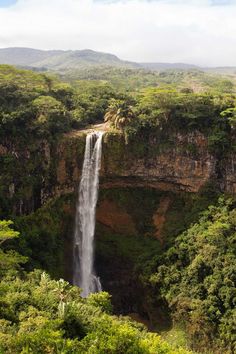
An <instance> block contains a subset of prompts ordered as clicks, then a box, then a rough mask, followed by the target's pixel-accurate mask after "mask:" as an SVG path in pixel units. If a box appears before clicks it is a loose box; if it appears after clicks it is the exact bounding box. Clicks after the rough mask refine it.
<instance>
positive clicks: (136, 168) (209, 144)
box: [0, 67, 236, 354]
mask: <svg viewBox="0 0 236 354" xmlns="http://www.w3.org/2000/svg"><path fill="white" fill-rule="evenodd" d="M1 70H3V71H4V70H5V71H4V72H6V74H4V75H6V78H7V79H6V83H5V84H1V82H0V90H1V94H2V96H0V100H2V101H1V104H2V105H1V112H0V115H1V118H2V120H1V130H0V135H1V143H0V163H1V169H0V214H1V218H2V219H3V221H0V239H1V237H2V236H1V235H2V234H3V232H2V229H1V228H2V227H5V228H7V227H8V226H7V225H11V223H10V224H9V222H8V220H9V219H11V220H13V221H14V229H15V230H17V231H18V232H20V236H19V234H18V233H17V232H16V233H14V232H13V230H11V232H10V233H9V230H7V231H6V232H7V233H6V235H8V233H9V235H10V237H12V236H14V239H13V240H12V239H11V238H10V239H9V240H8V239H6V240H5V239H4V241H3V242H2V241H1V240H0V246H1V247H0V261H1V262H3V263H2V264H4V267H5V268H4V267H1V268H0V272H3V273H4V272H6V274H5V273H4V275H3V277H2V282H0V290H1V294H3V297H2V298H1V303H0V311H1V315H2V317H3V322H0V324H1V326H2V327H0V339H1V340H2V343H3V344H1V343H0V351H1V345H2V346H3V345H4V346H5V347H7V346H10V345H11V350H12V352H17V350H18V349H17V350H15V345H16V344H15V341H18V342H17V343H18V344H17V345H18V347H19V348H21V349H20V350H23V349H24V348H25V346H27V345H28V344H27V343H26V344H25V338H27V341H28V343H30V344H29V345H30V349H31V350H33V352H35V347H34V346H37V343H40V345H41V343H45V344H44V345H45V346H44V348H47V345H50V348H54V347H53V346H54V343H55V340H54V339H53V338H58V337H57V336H59V337H60V339H59V341H60V343H61V344H60V345H61V347H60V348H63V345H64V344H65V343H67V344H66V345H67V346H68V350H67V353H71V352H73V351H72V349H71V343H73V345H74V346H75V347H74V348H75V349H73V350H74V352H75V353H76V350H77V352H78V350H81V353H87V352H88V350H87V348H90V347H89V346H93V345H95V344H94V343H96V346H97V348H99V349H97V351H96V353H99V354H100V353H103V352H106V350H107V348H108V347H109V348H110V347H112V348H113V349H112V350H113V351H114V350H117V351H118V352H122V353H123V352H124V353H126V352H127V350H128V349H129V345H131V344H129V343H130V341H129V340H127V338H132V340H131V343H132V350H133V351H130V353H132V354H133V353H135V354H136V352H137V348H138V350H139V349H140V348H145V349H143V351H141V353H142V354H143V353H145V354H146V353H148V354H149V353H151V354H153V353H155V354H156V352H157V353H158V351H157V350H156V348H157V345H159V344H155V349H150V348H153V346H152V344H150V342H152V338H153V343H156V342H155V341H156V340H157V341H158V340H159V339H156V338H159V337H158V336H157V337H156V335H154V334H153V333H149V334H148V335H147V336H148V337H146V334H144V333H146V332H145V331H146V330H145V329H143V327H142V325H141V324H140V323H136V322H132V320H131V318H133V319H136V320H137V319H138V320H139V321H141V322H143V323H145V324H146V325H148V328H149V329H150V330H152V331H153V332H158V333H159V334H160V335H161V336H162V338H164V339H165V338H166V339H167V340H168V341H169V342H171V341H172V340H173V338H175V337H176V336H177V338H178V339H177V344H173V345H174V347H173V348H174V349H173V350H172V352H170V351H169V349H166V351H165V353H174V354H176V353H178V352H179V351H178V350H179V349H178V348H179V346H180V347H183V348H184V349H183V350H184V353H185V348H186V350H189V349H193V350H194V351H197V352H200V353H205V352H206V353H207V351H208V352H210V351H211V350H214V353H217V354H218V353H222V352H226V353H227V354H228V353H230V354H231V352H232V353H233V350H234V347H233V346H234V337H233V336H234V325H233V323H234V304H235V286H234V284H235V278H234V274H235V269H234V267H235V262H234V260H235V248H234V244H235V224H236V218H235V192H236V176H235V168H236V167H235V166H236V154H235V126H234V123H233V114H234V108H233V107H234V106H233V105H234V102H235V101H234V98H233V96H230V95H227V94H226V95H225V96H222V95H219V96H215V95H209V94H205V93H204V94H195V93H192V92H191V91H189V90H187V91H186V92H185V91H184V92H182V91H181V90H180V91H172V90H162V89H160V88H150V89H147V90H141V91H139V92H136V93H134V92H132V93H130V95H127V94H124V93H122V94H121V93H114V91H112V90H111V89H110V88H108V87H107V86H106V85H105V86H104V85H103V84H102V85H101V86H97V85H98V84H97V83H91V82H89V83H86V85H88V87H89V88H88V89H87V90H88V93H86V88H85V86H84V85H85V83H83V84H82V86H81V89H82V91H79V90H77V89H75V88H73V89H72V88H71V87H70V86H69V87H68V86H67V84H65V83H58V82H56V83H54V82H53V81H50V80H49V78H47V77H46V78H45V75H41V74H36V73H31V72H26V73H25V72H24V71H23V72H21V71H20V72H18V71H17V69H14V70H13V69H11V68H9V67H4V68H2V69H1V68H0V72H1ZM4 75H3V77H4ZM11 75H12V77H13V79H14V82H13V83H9V80H10V79H9V77H11ZM24 75H26V79H25V76H24ZM27 75H28V76H27ZM16 80H20V81H19V87H18V89H16V84H15V81H16ZM24 80H25V81H24ZM30 80H31V81H30ZM34 80H35V81H34ZM22 82H23V83H22ZM26 83H27V85H26ZM29 83H30V84H31V86H30V88H29V86H28V85H29ZM86 95H87V96H86ZM1 97H2V98H1ZM114 97H115V98H114ZM3 98H4V99H3ZM9 102H10V103H11V104H10V103H9ZM104 114H105V116H106V122H105V123H104V121H103V117H104ZM103 132H104V133H103ZM98 177H99V179H98ZM98 188H99V196H98ZM95 209H96V213H95ZM95 214H96V217H95ZM4 219H5V221H4ZM2 223H3V224H2ZM2 225H3V226H2ZM4 237H6V236H4ZM5 241H6V242H5ZM88 241H89V242H88ZM93 241H94V244H95V249H94V248H93ZM17 252H18V253H17ZM5 254H6V255H7V260H8V263H6V264H5V263H4V259H5V258H4V255H5ZM1 257H2V258H1ZM1 259H3V261H2V260H1ZM14 262H16V265H15V263H14ZM83 265H86V267H84V266H83ZM5 269H6V271H5ZM8 269H9V272H8ZM0 276H1V274H0ZM49 276H51V278H52V279H51V280H49ZM100 282H101V284H102V290H103V291H101V292H99V293H96V290H100ZM32 284H33V285H32ZM70 284H74V285H77V286H71V285H70ZM80 288H82V289H83V290H80ZM25 289H27V290H25ZM4 294H5V295H4ZM81 295H82V297H81ZM110 297H111V299H110ZM22 299H23V300H22ZM42 299H43V300H42ZM5 308H7V311H6V310H5ZM110 314H113V315H112V316H110ZM116 315H118V316H116ZM107 316H108V317H107ZM109 316H110V317H109ZM127 316H130V317H127ZM117 321H118V322H117ZM31 323H33V327H32V326H31ZM30 326H31V327H30ZM40 326H41V327H40ZM130 326H131V327H130ZM140 326H141V327H140ZM29 327H30V328H33V329H32V332H29V331H28V329H27V328H29ZM15 328H17V331H16V332H14V331H15ZM45 328H46V329H45ZM51 328H54V329H55V332H53V333H52V334H51V332H50V331H51ZM44 329H45V331H44ZM94 330H95V333H96V334H94ZM8 331H10V332H9V333H10V334H9V336H8ZM39 331H41V332H39ZM58 331H59V332H58ZM12 333H13V334H12ZM14 333H16V335H15V334H14ZM22 333H23V334H22ZM38 333H39V334H38ZM48 333H50V334H49V335H48ZM55 333H56V334H55ZM58 333H59V334H58ZM122 333H125V335H123V334H122ZM31 335H32V339H31ZM47 335H48V336H49V337H47ZM106 335H107V336H106ZM152 335H153V337H152ZM6 336H7V337H6ZM35 336H38V337H37V340H36V337H35ZM94 336H95V337H94ZM104 336H105V337H104ZM2 338H3V339H2ZM6 338H7V340H6ZM15 338H16V339H15ZM39 338H40V339H39ZM94 338H95V339H94ZM97 338H99V340H97ZM137 338H138V339H137ZM147 338H149V339H147ZM229 338H230V339H229ZM1 340H0V342H1ZM113 340H114V341H115V344H114V342H113ZM136 340H138V341H139V342H138V344H137V342H136ZM42 341H44V342H42ZM4 343H7V344H6V345H5V344H4ZM9 343H10V344H9ZM22 343H23V344H22ZM35 343H36V344H35ZM48 343H49V344H48ZM50 343H53V344H50ZM88 343H89V344H88ZM120 343H122V344H120ZM145 343H146V344H145ZM147 343H148V344H147ZM160 343H161V344H160V345H161V346H162V342H160ZM171 343H172V342H171ZM120 345H122V350H120V349H119V348H120ZM81 346H83V347H81ZM5 347H3V348H4V349H5ZM18 347H17V348H18ZM12 348H13V349H12ZM22 348H23V349H22ZM78 348H80V349H78ZM81 348H82V349H81ZM104 348H105V349H104ZM114 348H116V349H114ZM117 348H118V349H117ZM127 348H128V349H127ZM134 348H135V349H134ZM147 348H148V349H147ZM206 348H207V349H206ZM232 348H233V349H232ZM149 349H150V350H149ZM205 349H206V350H205ZM208 349H209V350H208ZM45 350H46V349H45ZM52 350H54V349H52ZM119 350H120V351H119ZM151 350H152V351H151ZM160 350H161V349H160ZM180 350H182V349H180ZM117 351H114V353H116V352H117ZM19 352H20V351H19ZM138 352H139V351H138ZM40 354H41V353H40Z"/></svg>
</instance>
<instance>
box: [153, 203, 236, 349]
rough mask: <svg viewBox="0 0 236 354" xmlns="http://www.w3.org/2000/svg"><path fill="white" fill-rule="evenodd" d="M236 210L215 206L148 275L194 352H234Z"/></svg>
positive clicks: (220, 204)
mask: <svg viewBox="0 0 236 354" xmlns="http://www.w3.org/2000/svg"><path fill="white" fill-rule="evenodd" d="M235 244H236V210H235V209H233V208H232V205H231V203H230V202H224V201H223V200H220V201H219V205H218V206H211V207H210V208H209V209H208V210H207V211H206V212H204V213H203V215H202V217H201V218H200V220H199V222H198V223H196V224H194V225H193V226H192V227H190V228H189V229H188V230H187V231H185V232H184V233H183V234H181V235H180V236H178V237H177V238H176V240H175V242H174V246H173V247H171V248H169V249H168V250H167V252H166V253H165V255H164V257H163V258H162V260H161V261H160V262H159V264H160V266H159V267H158V269H157V272H156V274H153V275H152V276H151V279H150V281H151V283H152V284H153V285H155V287H156V289H157V291H158V293H159V295H160V297H162V298H164V299H165V300H166V301H167V303H168V304H169V307H170V308H171V312H172V316H173V319H174V320H175V321H177V322H183V323H185V325H186V328H187V333H188V334H189V336H190V337H191V341H192V343H193V345H194V347H195V348H198V349H199V348H200V350H201V349H203V348H207V347H208V348H211V349H212V350H213V349H214V350H215V352H218V350H219V348H221V350H222V351H221V352H224V353H234V352H235V350H236V333H235V328H236V309H235V306H236V262H235V258H236V248H235Z"/></svg>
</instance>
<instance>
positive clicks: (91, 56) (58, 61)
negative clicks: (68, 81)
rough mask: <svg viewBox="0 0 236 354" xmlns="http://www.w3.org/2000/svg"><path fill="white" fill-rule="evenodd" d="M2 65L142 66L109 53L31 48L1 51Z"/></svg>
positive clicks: (47, 66)
mask: <svg viewBox="0 0 236 354" xmlns="http://www.w3.org/2000/svg"><path fill="white" fill-rule="evenodd" d="M0 64H11V65H18V66H24V67H33V68H47V69H49V70H56V71H61V70H67V69H79V68H82V67H85V66H96V65H99V66H101V65H107V66H118V67H130V68H137V67H141V65H139V64H137V63H132V62H128V61H124V60H120V59H119V58H118V57H117V56H115V55H113V54H108V53H101V52H96V51H93V50H90V49H85V50H66V51H64V50H38V49H31V48H4V49H0Z"/></svg>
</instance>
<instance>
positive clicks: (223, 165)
mask: <svg viewBox="0 0 236 354" xmlns="http://www.w3.org/2000/svg"><path fill="white" fill-rule="evenodd" d="M84 139H85V136H84V135H79V134H78V135H76V134H75V135H68V136H66V137H65V138H64V139H63V140H62V141H61V142H60V143H59V145H58V147H57V153H56V155H57V161H58V163H57V166H56V172H57V179H56V185H55V186H54V187H53V191H52V194H60V193H64V192H67V191H69V190H70V191H73V189H74V187H75V185H77V184H78V182H79V178H80V171H81V164H82V160H83V149H82V148H81V144H82V146H83V143H84ZM207 145H208V143H207V139H206V138H205V137H204V135H202V134H200V133H199V132H195V133H192V134H188V135H181V134H175V135H174V136H172V137H171V140H169V142H167V143H166V142H162V141H159V140H158V137H156V138H152V139H151V140H149V141H146V142H141V141H133V142H130V143H128V144H126V143H125V141H124V139H123V137H122V136H121V135H120V134H115V133H114V134H112V133H107V134H105V136H104V143H103V159H102V168H101V173H100V175H101V188H114V187H145V188H148V187H149V188H156V189H159V190H164V191H184V192H195V193H196V192H198V191H199V190H200V188H201V187H203V186H204V185H205V184H206V183H207V182H209V181H211V180H214V181H215V182H216V183H217V184H218V185H219V188H220V189H221V190H222V191H225V192H228V193H235V192H236V175H235V170H236V155H233V154H232V155H230V156H228V157H227V158H226V159H225V160H221V161H219V159H218V158H217V157H216V156H214V154H212V153H210V152H209V151H208V147H207ZM79 146H80V149H78V147H79ZM219 164H220V173H219Z"/></svg>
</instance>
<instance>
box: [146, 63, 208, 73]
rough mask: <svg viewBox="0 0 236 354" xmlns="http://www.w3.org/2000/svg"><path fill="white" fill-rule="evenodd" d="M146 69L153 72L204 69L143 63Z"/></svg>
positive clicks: (174, 64)
mask: <svg viewBox="0 0 236 354" xmlns="http://www.w3.org/2000/svg"><path fill="white" fill-rule="evenodd" d="M141 66H142V67H143V68H144V69H149V70H152V71H161V70H169V69H180V70H191V69H202V68H201V67H200V66H197V65H192V64H185V63H141Z"/></svg>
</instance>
